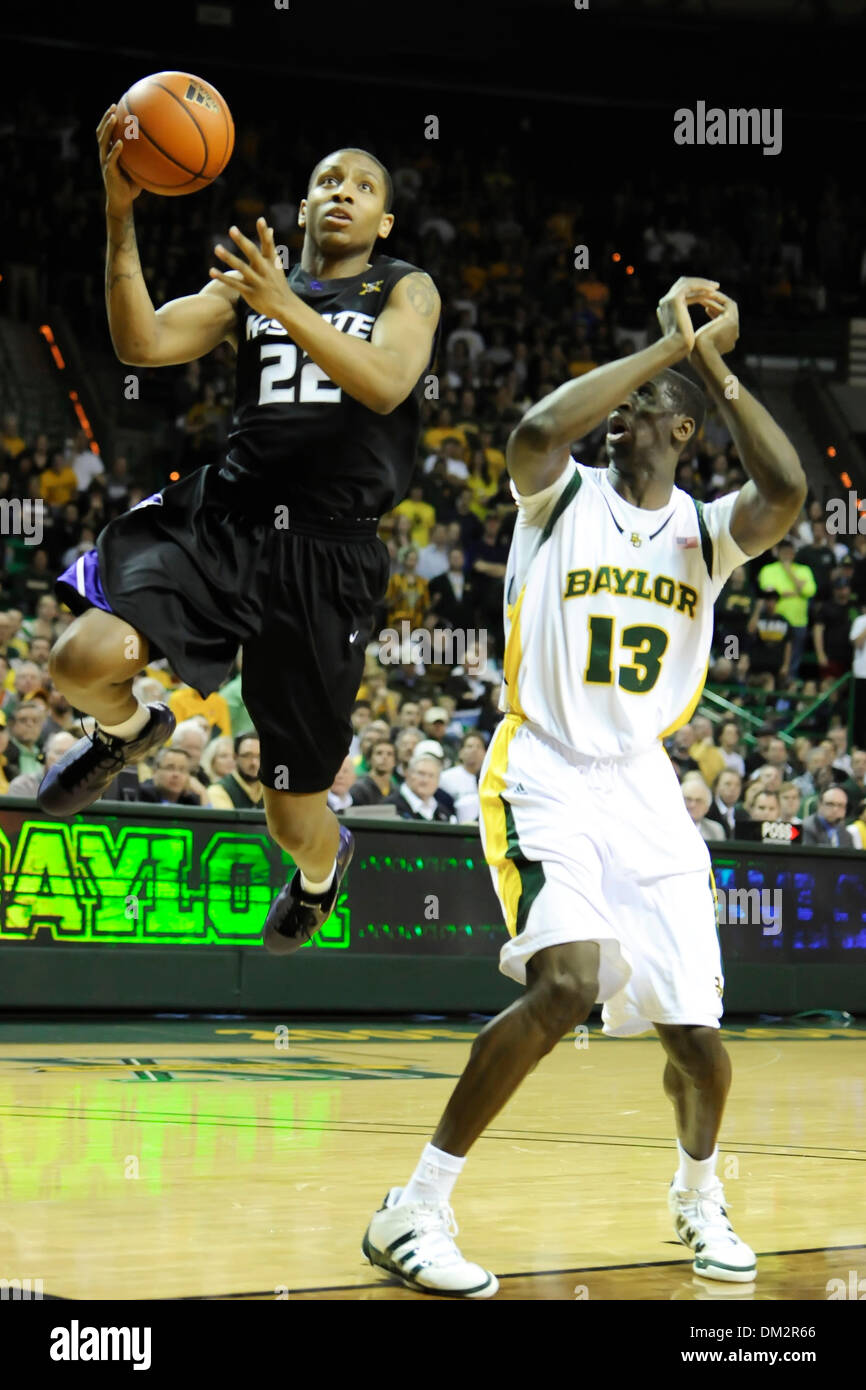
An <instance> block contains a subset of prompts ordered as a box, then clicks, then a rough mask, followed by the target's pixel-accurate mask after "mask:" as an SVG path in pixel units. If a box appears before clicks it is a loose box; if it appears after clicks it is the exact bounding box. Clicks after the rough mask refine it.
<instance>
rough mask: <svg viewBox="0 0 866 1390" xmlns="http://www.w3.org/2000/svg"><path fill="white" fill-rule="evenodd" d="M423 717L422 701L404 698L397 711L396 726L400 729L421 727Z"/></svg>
mask: <svg viewBox="0 0 866 1390" xmlns="http://www.w3.org/2000/svg"><path fill="white" fill-rule="evenodd" d="M428 708H429V706H428ZM425 713H426V711H425ZM421 717H422V716H421V704H420V702H416V701H415V700H404V701H403V703H402V705H401V706H400V709H399V711H398V713H397V718H396V720H395V727H396V728H398V729H420V727H421Z"/></svg>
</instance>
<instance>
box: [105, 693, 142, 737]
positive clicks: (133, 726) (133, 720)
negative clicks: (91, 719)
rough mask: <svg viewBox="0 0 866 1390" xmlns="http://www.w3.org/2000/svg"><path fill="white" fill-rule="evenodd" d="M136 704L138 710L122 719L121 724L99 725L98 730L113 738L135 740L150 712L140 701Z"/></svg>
mask: <svg viewBox="0 0 866 1390" xmlns="http://www.w3.org/2000/svg"><path fill="white" fill-rule="evenodd" d="M137 704H138V709H137V710H136V711H135V714H131V715H130V716H129V718H128V719H124V721H123V723H122V724H100V725H99V728H100V729H101V730H102V732H103V733H104V734H111V736H112V737H113V738H125V739H131V738H135V737H136V735H137V734H140V733H141V731H142V729H143V728H144V726H145V724H146V723H147V721H148V719H149V718H150V710H149V709H148V707H147V705H143V704H142V703H141V701H140V700H138V701H137Z"/></svg>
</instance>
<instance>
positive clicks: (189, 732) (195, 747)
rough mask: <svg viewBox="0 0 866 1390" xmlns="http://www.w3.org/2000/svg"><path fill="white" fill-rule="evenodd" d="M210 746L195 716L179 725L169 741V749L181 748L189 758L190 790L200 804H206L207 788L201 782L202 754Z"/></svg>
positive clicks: (205, 733)
mask: <svg viewBox="0 0 866 1390" xmlns="http://www.w3.org/2000/svg"><path fill="white" fill-rule="evenodd" d="M207 745H208V735H207V732H206V731H205V730H204V729H203V728H202V726H201V724H200V723H199V721H198V718H197V716H195V715H193V716H192V718H190V719H184V721H183V723H181V724H178V726H177V728H176V729H175V731H174V733H173V734H172V736H171V739H170V741H169V745H168V746H169V748H181V749H183V751H184V752H185V753H186V755H187V757H188V758H189V784H188V789H189V791H191V792H192V793H193V795H194V796H197V797H198V798H199V802H200V804H202V805H203V804H204V797H205V790H206V788H205V786H204V783H203V782H201V781H200V780H199V775H198V774H199V767H200V765H201V759H202V754H203V753H204V750H205V748H206V747H207Z"/></svg>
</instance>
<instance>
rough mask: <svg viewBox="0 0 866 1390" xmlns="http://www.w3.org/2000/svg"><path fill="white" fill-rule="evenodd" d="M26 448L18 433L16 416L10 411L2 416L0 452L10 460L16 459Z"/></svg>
mask: <svg viewBox="0 0 866 1390" xmlns="http://www.w3.org/2000/svg"><path fill="white" fill-rule="evenodd" d="M26 448H27V443H26V441H25V440H23V439H22V438H21V435H20V434H19V433H18V416H17V415H16V414H15V412H14V411H12V410H10V411H7V413H6V414H5V415H4V416H3V430H2V433H0V451H2V452H3V453H4V454H8V455H9V457H10V458H13V459H17V457H18V455H19V454H22V453H23V452H24V450H25V449H26Z"/></svg>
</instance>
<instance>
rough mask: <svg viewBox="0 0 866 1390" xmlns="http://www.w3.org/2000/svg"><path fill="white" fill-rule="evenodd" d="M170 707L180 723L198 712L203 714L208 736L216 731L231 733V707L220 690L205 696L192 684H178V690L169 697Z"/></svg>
mask: <svg viewBox="0 0 866 1390" xmlns="http://www.w3.org/2000/svg"><path fill="white" fill-rule="evenodd" d="M168 707H169V709H170V710H171V712H172V714H173V715H174V717H175V719H176V720H177V722H178V725H180V724H181V723H183V722H184V721H185V720H187V719H192V717H193V716H194V715H196V714H201V715H204V717H205V719H206V720H207V725H208V736H210V734H211V733H214V732H216V731H219V733H221V734H231V731H232V720H231V715H230V714H229V707H228V705H227V704H226V702H225V698H224V697H223V695H221V694H220V692H219V691H218V690H215V691H213V693H212V694H211V695H208V696H207V698H205V697H204V696H202V695H200V694H199V693H198V691H197V690H193V688H192V686H190V685H181V686H178V688H177V690H175V691H173V692H172V694H171V695H169V697H168Z"/></svg>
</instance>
